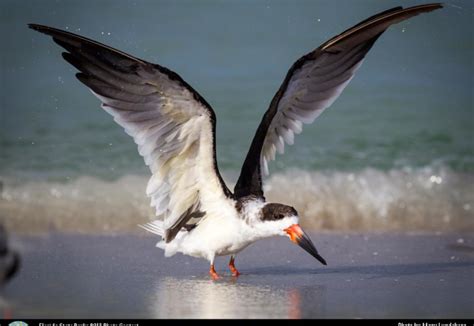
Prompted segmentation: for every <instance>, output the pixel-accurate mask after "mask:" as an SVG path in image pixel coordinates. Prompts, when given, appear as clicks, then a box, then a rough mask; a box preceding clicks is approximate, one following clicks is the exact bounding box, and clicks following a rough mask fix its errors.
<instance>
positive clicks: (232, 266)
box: [229, 256, 240, 277]
mask: <svg viewBox="0 0 474 326" xmlns="http://www.w3.org/2000/svg"><path fill="white" fill-rule="evenodd" d="M234 261H235V257H234V256H230V261H229V268H230V271H231V272H232V276H235V277H237V276H239V275H240V273H239V271H238V270H237V268H235V265H234Z"/></svg>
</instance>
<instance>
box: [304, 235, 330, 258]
mask: <svg viewBox="0 0 474 326" xmlns="http://www.w3.org/2000/svg"><path fill="white" fill-rule="evenodd" d="M297 243H298V245H299V246H300V247H301V248H303V249H304V250H306V251H307V252H308V253H309V254H310V255H311V256H313V257H314V258H316V259H317V260H318V261H319V262H320V263H321V264H323V265H325V266H326V265H327V263H326V260H325V259H324V258H323V257H321V256H320V255H319V253H318V251H317V250H316V248H315V247H314V245H313V243H312V242H311V240H310V239H309V237H308V236H307V235H306V234H303V236H302V237H301V238H299V239H298V240H297Z"/></svg>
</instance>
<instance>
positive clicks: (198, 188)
mask: <svg viewBox="0 0 474 326" xmlns="http://www.w3.org/2000/svg"><path fill="white" fill-rule="evenodd" d="M142 77H144V79H145V80H147V83H152V84H153V85H150V84H148V85H146V86H143V88H142V90H146V92H147V93H148V92H150V93H151V94H153V95H152V98H153V101H152V102H146V103H129V102H125V101H118V100H115V99H111V98H109V97H106V96H103V95H99V94H97V93H96V92H93V93H94V94H95V95H96V96H97V97H98V98H99V99H100V100H101V101H102V102H103V104H102V107H103V108H104V110H106V111H107V112H108V113H110V114H111V115H112V116H113V117H114V120H115V121H116V122H117V123H118V124H119V125H121V126H122V127H123V128H124V129H125V131H126V133H127V134H129V135H130V136H132V137H133V139H134V141H135V143H136V144H137V145H138V152H139V153H140V155H141V156H143V158H144V160H145V164H146V165H148V166H149V168H150V170H151V172H152V177H151V178H150V180H149V182H148V185H147V189H146V193H147V195H148V196H149V197H150V198H151V206H153V207H155V209H156V215H157V216H163V222H164V224H163V228H164V229H169V228H172V227H174V226H176V225H177V224H178V223H179V222H180V218H181V217H182V216H183V214H186V212H188V213H192V212H195V211H198V210H199V208H200V205H201V204H202V202H203V201H205V200H206V199H210V198H209V197H213V198H215V197H216V195H219V194H220V195H221V196H223V195H224V194H223V192H222V189H221V187H220V184H219V180H218V177H217V176H216V175H215V172H214V157H213V141H214V140H213V132H212V125H211V120H210V117H209V115H208V111H207V110H206V109H205V108H203V107H202V105H201V104H200V103H199V102H197V101H195V100H194V98H193V95H192V94H191V93H190V92H189V91H188V90H187V89H185V88H183V87H179V86H177V85H174V83H173V82H171V81H170V80H169V78H168V77H167V76H165V75H161V76H160V74H159V73H155V74H154V75H149V74H144V76H142ZM190 222H191V221H190Z"/></svg>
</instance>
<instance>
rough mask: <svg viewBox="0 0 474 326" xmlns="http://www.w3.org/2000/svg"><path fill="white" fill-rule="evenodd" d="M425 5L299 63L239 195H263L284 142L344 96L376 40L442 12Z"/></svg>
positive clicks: (252, 152) (388, 16) (353, 33)
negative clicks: (431, 13)
mask: <svg viewBox="0 0 474 326" xmlns="http://www.w3.org/2000/svg"><path fill="white" fill-rule="evenodd" d="M441 7H442V6H441V4H426V5H420V6H415V7H410V8H406V9H403V8H402V7H397V8H393V9H390V10H387V11H384V12H382V13H379V14H377V15H375V16H372V17H370V18H368V19H366V20H364V21H362V22H360V23H359V24H357V25H355V26H354V27H352V28H350V29H348V30H346V31H344V32H343V33H341V34H339V35H337V36H335V37H333V38H332V39H330V40H329V41H327V42H326V43H324V44H322V45H321V46H320V47H318V48H317V49H315V50H314V51H312V52H310V53H308V54H306V55H305V56H303V57H301V58H300V59H299V60H297V61H296V62H295V63H294V64H293V66H292V67H291V68H290V70H289V71H288V73H287V75H286V77H285V79H284V81H283V83H282V85H281V86H280V88H279V89H278V91H277V93H276V94H275V96H274V97H273V99H272V101H271V103H270V107H269V108H268V110H267V111H266V112H265V115H264V116H263V119H262V121H261V122H260V125H259V126H258V129H257V132H256V134H255V136H254V138H253V141H252V144H251V146H250V149H249V152H248V154H247V157H246V158H245V161H244V164H243V166H242V170H241V173H240V177H239V179H238V181H237V184H236V186H235V189H234V195H235V196H236V197H243V196H248V195H256V196H261V197H263V190H262V170H263V173H264V174H265V175H266V174H268V162H269V161H270V160H273V159H275V154H276V152H279V153H283V151H284V147H285V143H287V144H288V145H292V144H293V138H294V135H295V134H299V133H300V132H301V131H302V129H303V124H309V123H312V122H313V121H314V120H315V119H316V118H317V117H318V116H319V115H320V114H321V113H322V112H323V111H324V110H325V109H326V108H328V107H329V106H330V105H331V104H332V103H333V102H334V101H335V100H336V99H337V98H338V97H339V95H340V94H341V92H342V91H343V90H344V88H345V87H346V86H347V84H348V83H349V82H350V80H351V79H352V77H353V76H354V73H355V72H356V70H357V69H358V68H359V67H360V65H361V64H362V61H363V59H364V57H365V55H366V54H367V52H368V51H369V50H370V48H371V47H372V45H373V44H374V43H375V41H376V40H377V38H378V37H379V36H380V35H381V34H382V33H383V32H384V31H385V30H386V29H387V28H388V27H389V26H390V25H392V24H395V23H398V22H400V21H403V20H405V19H408V18H410V17H413V16H415V15H418V14H420V13H424V12H429V11H432V10H435V9H439V8H441Z"/></svg>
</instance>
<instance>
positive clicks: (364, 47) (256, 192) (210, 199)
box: [29, 4, 442, 278]
mask: <svg viewBox="0 0 474 326" xmlns="http://www.w3.org/2000/svg"><path fill="white" fill-rule="evenodd" d="M441 7H442V6H441V4H425V5H420V6H415V7H410V8H406V9H403V8H402V7H396V8H393V9H389V10H386V11H384V12H381V13H379V14H377V15H375V16H372V17H370V18H368V19H366V20H364V21H362V22H360V23H359V24H357V25H355V26H354V27H352V28H350V29H348V30H346V31H344V32H343V33H341V34H339V35H337V36H335V37H333V38H331V39H330V40H329V41H327V42H325V43H324V44H322V45H321V46H319V47H318V48H317V49H315V50H314V51H311V52H310V53H308V54H306V55H304V56H303V57H301V58H300V59H298V60H297V61H296V62H295V63H294V64H293V66H292V67H291V68H290V70H289V71H288V74H287V75H286V77H285V79H284V81H283V83H282V85H281V86H280V88H279V89H278V91H277V93H276V94H275V96H274V97H273V99H272V101H271V103H270V107H269V108H268V110H267V111H266V112H265V114H264V116H263V119H262V121H261V123H260V125H259V126H258V129H257V132H256V134H255V136H254V138H253V141H252V144H251V146H250V149H249V151H248V154H247V156H246V158H245V161H244V164H243V166H242V170H241V173H240V176H239V179H238V181H237V183H236V185H235V188H234V192H233V193H232V192H231V191H230V190H229V188H228V187H227V186H226V184H225V183H224V181H223V179H222V177H221V175H220V173H219V169H218V167H217V160H216V137H215V136H216V135H215V131H216V115H215V113H214V110H213V109H212V108H211V106H210V105H209V103H207V102H206V100H205V99H204V98H203V97H202V96H201V95H200V94H198V93H197V92H196V91H195V90H194V89H193V88H192V87H191V86H190V85H189V84H188V83H186V82H185V81H184V80H183V79H182V78H181V77H180V76H179V75H178V74H176V73H175V72H173V71H171V70H170V69H168V68H165V67H163V66H160V65H158V64H153V63H149V62H146V61H144V60H141V59H139V58H136V57H133V56H131V55H129V54H127V53H124V52H122V51H119V50H116V49H113V48H111V47H109V46H106V45H103V44H100V43H98V42H96V41H93V40H90V39H87V38H85V37H82V36H79V35H75V34H73V33H70V32H66V31H63V30H59V29H56V28H52V27H48V26H42V25H37V24H30V25H29V27H30V28H32V29H34V30H36V31H38V32H41V33H44V34H47V35H50V36H52V37H53V40H54V41H55V42H56V43H57V44H59V45H60V46H62V47H63V48H64V49H66V52H64V53H63V58H64V59H65V60H66V61H68V62H69V63H70V64H72V65H73V66H74V67H76V68H77V69H78V70H79V71H80V72H79V73H78V74H76V76H77V78H78V79H79V80H80V81H81V82H82V83H83V84H85V85H86V86H87V87H89V88H90V90H91V91H92V92H93V94H94V95H95V96H97V97H98V98H99V99H100V101H101V102H102V108H103V109H104V110H105V111H107V112H108V113H109V114H111V115H112V116H113V118H114V120H115V121H116V122H117V123H118V124H119V125H121V126H122V127H123V128H124V129H125V131H126V132H127V133H128V134H129V135H130V136H132V137H133V139H134V140H135V143H136V144H137V145H138V151H139V153H140V155H141V156H143V158H144V160H145V163H146V165H148V166H149V168H150V170H151V172H152V177H151V179H150V180H149V182H148V186H147V189H146V193H147V195H148V196H149V197H151V205H152V206H153V207H155V208H156V215H157V216H158V217H159V219H158V220H156V221H153V222H150V223H147V224H145V225H143V227H144V228H145V229H146V230H148V231H151V232H153V233H155V234H158V235H159V236H161V237H162V241H161V242H159V243H158V245H157V246H158V247H160V248H162V249H163V250H164V251H165V255H166V256H171V255H173V254H175V253H177V252H181V253H183V254H186V255H191V256H195V257H202V258H205V259H208V260H209V261H210V264H211V267H210V274H211V276H212V277H213V278H218V274H217V273H216V271H215V269H214V258H215V257H216V256H224V255H230V262H229V267H230V269H231V271H232V274H233V275H234V276H238V275H239V272H238V271H237V269H236V268H235V266H234V258H235V255H236V254H237V253H239V252H240V251H241V250H243V249H244V248H246V247H247V246H248V245H250V244H251V243H253V242H255V241H257V240H259V239H263V238H267V237H271V236H277V235H280V236H288V237H289V238H290V239H291V241H293V242H295V243H297V244H298V245H300V246H301V247H303V248H304V249H305V250H306V251H307V252H309V253H310V254H311V255H312V256H314V257H315V258H316V259H317V260H319V261H320V262H321V263H322V264H326V261H325V260H324V259H323V258H322V257H321V256H320V255H319V253H318V251H317V250H316V248H315V246H314V245H313V243H312V242H311V240H310V239H309V237H308V236H307V235H306V234H305V232H304V231H303V230H302V229H301V227H300V226H299V224H298V213H297V212H296V210H295V209H294V208H293V207H290V206H287V205H283V204H278V203H267V202H266V200H265V197H264V193H263V189H262V175H266V174H268V166H267V165H268V162H269V161H271V160H273V159H274V158H275V154H276V152H279V153H283V150H284V146H285V143H286V144H288V145H291V144H292V143H293V138H294V135H295V134H299V133H300V132H301V131H302V127H303V124H309V123H312V122H313V121H314V120H315V119H316V118H317V117H318V116H319V115H320V114H321V113H322V112H323V111H324V109H326V108H327V107H329V106H330V105H331V104H332V103H333V102H334V101H335V100H336V98H337V97H338V96H339V95H340V94H341V92H342V91H343V89H344V88H345V87H346V86H347V84H348V83H349V81H350V80H351V79H352V77H353V76H354V73H355V72H356V70H357V69H358V68H359V67H360V65H361V64H362V61H363V59H364V57H365V55H366V54H367V52H368V51H369V50H370V48H371V47H372V46H373V45H374V43H375V41H376V40H377V39H378V38H379V37H380V35H381V34H382V33H383V32H384V31H385V30H386V29H387V28H388V27H389V26H390V25H392V24H395V23H398V22H401V21H403V20H405V19H408V18H410V17H413V16H415V15H418V14H420V13H425V12H429V11H432V10H435V9H439V8H441Z"/></svg>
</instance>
